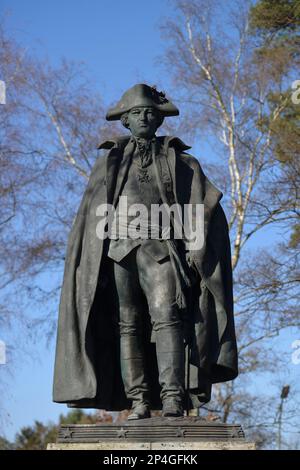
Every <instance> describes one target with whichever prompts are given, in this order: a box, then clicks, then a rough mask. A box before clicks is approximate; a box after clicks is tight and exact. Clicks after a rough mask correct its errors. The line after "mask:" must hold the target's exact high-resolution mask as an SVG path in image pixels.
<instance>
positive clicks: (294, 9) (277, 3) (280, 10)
mask: <svg viewBox="0 0 300 470" xmlns="http://www.w3.org/2000/svg"><path fill="white" fill-rule="evenodd" d="M250 25H251V26H252V28H255V29H258V30H260V32H262V33H263V32H270V31H272V32H277V31H281V32H282V31H283V30H285V31H286V30H294V29H296V28H297V27H298V26H300V2H299V0H260V1H259V2H258V3H257V4H256V5H254V6H253V7H252V8H251V11H250Z"/></svg>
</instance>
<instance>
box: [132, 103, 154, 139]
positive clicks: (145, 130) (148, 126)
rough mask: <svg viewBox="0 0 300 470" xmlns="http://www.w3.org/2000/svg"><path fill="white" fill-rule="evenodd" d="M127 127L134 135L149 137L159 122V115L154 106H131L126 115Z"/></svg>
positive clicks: (152, 135)
mask: <svg viewBox="0 0 300 470" xmlns="http://www.w3.org/2000/svg"><path fill="white" fill-rule="evenodd" d="M127 123H128V127H129V129H130V130H131V133H132V135H134V136H135V137H143V138H144V139H151V138H152V137H154V135H155V132H156V129H157V128H158V126H159V123H160V116H159V114H158V112H157V111H156V109H155V108H151V107H148V108H147V107H139V108H132V109H131V110H130V111H129V112H128V115H127Z"/></svg>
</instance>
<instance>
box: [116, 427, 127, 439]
mask: <svg viewBox="0 0 300 470" xmlns="http://www.w3.org/2000/svg"><path fill="white" fill-rule="evenodd" d="M127 432H128V431H126V429H124V428H121V429H119V430H118V431H117V435H118V437H123V438H124V439H125V438H126V434H127Z"/></svg>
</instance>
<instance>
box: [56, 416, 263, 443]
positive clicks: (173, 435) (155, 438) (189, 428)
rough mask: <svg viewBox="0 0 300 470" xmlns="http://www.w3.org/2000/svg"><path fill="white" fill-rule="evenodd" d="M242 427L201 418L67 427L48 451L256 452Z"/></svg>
mask: <svg viewBox="0 0 300 470" xmlns="http://www.w3.org/2000/svg"><path fill="white" fill-rule="evenodd" d="M254 449H255V444H254V443H253V442H247V441H246V439H245V435H244V432H243V429H242V427H241V426H240V425H234V424H224V423H219V422H210V421H206V420H204V419H203V418H200V417H193V416H188V417H179V418H160V417H155V418H149V419H142V420H134V421H124V422H122V423H118V424H114V423H112V424H111V423H109V424H107V423H103V424H74V425H72V424H68V425H66V424H64V425H61V426H60V428H59V432H58V438H57V442H56V443H55V444H48V450H157V451H163V450H254Z"/></svg>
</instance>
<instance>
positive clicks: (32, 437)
mask: <svg viewBox="0 0 300 470" xmlns="http://www.w3.org/2000/svg"><path fill="white" fill-rule="evenodd" d="M103 420H104V421H107V420H111V416H110V415H108V414H106V415H104V416H103V417H99V416H98V415H97V414H87V413H84V412H83V411H82V410H77V409H76V410H72V411H70V412H69V413H68V414H67V415H66V416H64V415H60V417H59V424H58V425H56V424H53V423H48V424H43V423H41V422H40V421H35V422H34V424H33V426H26V427H23V428H21V430H20V431H19V432H18V433H17V434H16V437H15V442H13V443H12V442H9V441H7V440H6V439H5V438H3V437H0V450H43V449H46V448H47V444H49V443H50V442H55V441H56V437H57V432H58V426H59V425H60V424H95V423H97V422H99V421H103Z"/></svg>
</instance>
